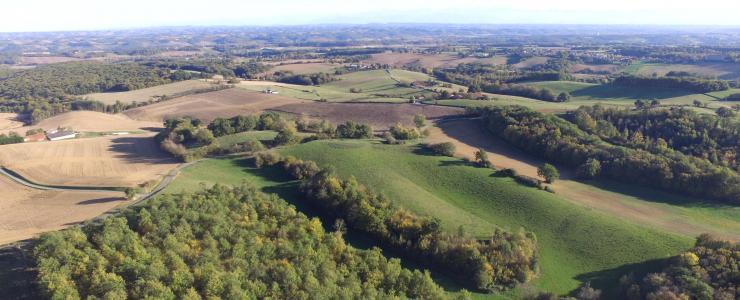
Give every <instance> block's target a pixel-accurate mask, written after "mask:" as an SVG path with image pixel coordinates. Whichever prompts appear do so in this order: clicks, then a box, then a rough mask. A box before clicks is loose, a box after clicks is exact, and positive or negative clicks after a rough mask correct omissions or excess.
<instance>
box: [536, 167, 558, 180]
mask: <svg viewBox="0 0 740 300" xmlns="http://www.w3.org/2000/svg"><path fill="white" fill-rule="evenodd" d="M537 175H539V176H542V178H545V182H547V183H553V182H555V180H557V179H558V178H560V173H558V169H556V168H555V166H553V165H551V164H548V163H545V164H543V165H542V166H540V167H539V168H537Z"/></svg>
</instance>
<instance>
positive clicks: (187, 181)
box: [168, 141, 691, 293]
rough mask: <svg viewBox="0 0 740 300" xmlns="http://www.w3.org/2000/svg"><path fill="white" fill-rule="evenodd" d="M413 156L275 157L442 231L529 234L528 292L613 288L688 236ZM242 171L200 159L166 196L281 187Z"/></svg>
mask: <svg viewBox="0 0 740 300" xmlns="http://www.w3.org/2000/svg"><path fill="white" fill-rule="evenodd" d="M413 151H415V150H414V148H413V146H388V145H381V144H379V143H377V142H367V141H316V142H311V143H306V144H302V145H298V146H295V147H291V148H287V149H284V150H283V151H282V152H284V154H291V155H296V156H298V157H302V158H306V159H312V160H315V161H317V162H319V163H320V164H322V165H328V164H331V165H333V166H334V167H335V168H336V169H337V171H338V172H339V173H340V174H342V175H344V176H349V175H354V176H356V177H357V178H358V179H359V180H360V181H361V182H363V183H365V184H367V185H368V186H371V187H373V189H376V190H378V191H381V192H383V193H385V194H386V195H388V196H390V198H391V199H393V200H395V201H397V204H399V205H401V206H403V207H406V208H409V209H411V210H414V211H416V212H418V213H420V214H426V215H435V216H437V217H439V218H440V219H442V222H443V224H444V226H445V229H447V230H457V228H458V226H459V225H463V226H464V228H465V229H466V231H468V232H470V233H472V234H475V235H479V236H483V235H485V234H487V233H489V232H491V230H493V228H495V227H496V226H500V227H504V228H509V229H513V230H516V229H517V228H519V227H524V228H526V229H528V230H532V231H534V232H535V233H536V234H537V236H538V239H539V245H540V247H541V257H542V269H543V274H542V276H541V278H539V279H537V280H536V281H535V282H534V285H535V286H536V287H538V288H542V289H546V290H549V291H554V292H558V293H568V292H570V291H571V290H573V289H575V288H576V287H577V286H578V284H579V282H581V281H587V280H591V281H593V282H594V284H596V285H597V286H607V287H609V286H611V287H613V286H614V283H615V282H616V280H617V279H618V277H619V276H620V275H621V274H623V273H624V272H626V270H625V269H624V268H626V265H630V264H640V263H642V262H645V261H648V260H652V259H657V258H663V257H667V256H670V255H674V254H676V253H678V252H679V251H680V250H682V249H685V248H687V247H688V246H689V245H690V243H691V239H690V238H688V237H679V236H675V235H670V234H665V233H661V232H656V231H654V230H650V229H646V228H643V227H639V226H636V225H632V224H627V223H624V222H621V221H620V220H619V219H617V218H615V217H611V216H606V215H602V214H599V213H595V212H592V211H589V210H587V209H584V208H581V207H578V206H575V205H573V204H570V203H569V202H567V201H566V200H563V199H560V198H559V197H557V196H556V195H553V194H550V193H547V192H543V191H538V190H535V189H532V188H528V187H523V186H521V185H519V184H516V183H514V182H513V181H512V180H511V179H509V178H497V177H491V176H490V175H491V172H490V170H486V169H478V168H473V167H470V166H467V165H464V164H463V163H462V162H461V161H460V160H458V159H454V158H446V157H437V156H426V155H417V154H414V153H412V152H413ZM245 166H246V163H245V162H244V161H243V160H238V159H231V160H223V159H222V160H208V161H205V162H203V163H201V164H198V165H195V166H193V167H190V168H188V169H186V170H184V171H183V174H182V175H181V176H180V177H178V179H177V180H176V181H175V182H174V183H173V184H172V185H171V186H170V187H168V191H170V192H172V191H179V190H183V189H185V190H187V189H193V188H197V187H198V184H197V183H198V182H201V181H206V182H221V183H225V184H238V183H240V182H241V181H242V180H243V179H244V178H246V179H247V180H250V181H254V182H255V183H257V184H258V186H263V187H265V189H266V190H268V191H269V190H271V189H276V186H279V185H280V184H283V183H280V184H279V183H277V182H270V181H269V180H266V179H264V178H260V177H254V176H251V175H248V174H247V173H244V171H247V172H252V173H253V172H254V170H250V169H249V168H247V167H245ZM357 170H362V171H361V172H360V171H357ZM239 175H241V176H239ZM289 196H290V195H288V197H289ZM637 267H638V268H639V267H641V266H637Z"/></svg>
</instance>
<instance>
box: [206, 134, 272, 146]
mask: <svg viewBox="0 0 740 300" xmlns="http://www.w3.org/2000/svg"><path fill="white" fill-rule="evenodd" d="M276 135H277V132H276V131H272V130H265V131H247V132H240V133H235V134H230V135H224V136H220V137H218V138H216V141H218V144H219V145H221V147H222V148H229V147H231V146H234V145H236V144H239V143H244V142H246V141H248V140H258V141H261V142H262V141H269V140H273V139H275V136H276Z"/></svg>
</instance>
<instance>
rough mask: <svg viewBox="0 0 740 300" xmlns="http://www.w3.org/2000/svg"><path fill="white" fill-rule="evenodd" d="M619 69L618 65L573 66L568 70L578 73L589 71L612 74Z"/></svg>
mask: <svg viewBox="0 0 740 300" xmlns="http://www.w3.org/2000/svg"><path fill="white" fill-rule="evenodd" d="M620 68H621V66H619V65H587V64H575V65H573V66H572V67H571V68H570V71H571V72H580V71H583V70H591V71H594V72H603V71H606V72H609V73H613V72H616V71H618V70H619V69H620Z"/></svg>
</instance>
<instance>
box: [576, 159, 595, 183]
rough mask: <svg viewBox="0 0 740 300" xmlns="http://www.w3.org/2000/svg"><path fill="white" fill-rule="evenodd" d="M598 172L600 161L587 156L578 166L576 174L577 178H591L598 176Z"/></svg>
mask: <svg viewBox="0 0 740 300" xmlns="http://www.w3.org/2000/svg"><path fill="white" fill-rule="evenodd" d="M599 172H601V162H599V160H598V159H595V158H589V159H587V160H586V162H585V163H583V164H582V165H581V166H579V167H578V170H577V171H576V175H577V176H578V177H579V178H583V179H591V178H595V177H596V176H598V175H599Z"/></svg>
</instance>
